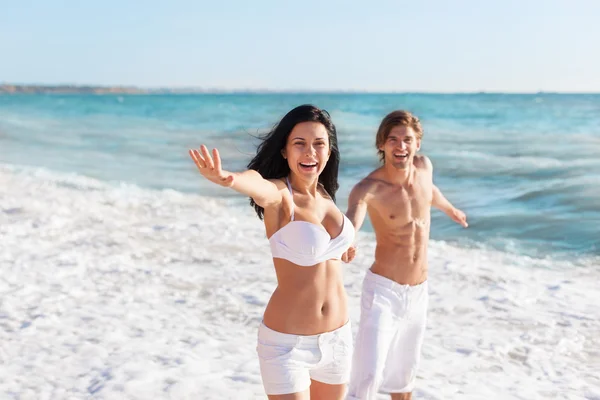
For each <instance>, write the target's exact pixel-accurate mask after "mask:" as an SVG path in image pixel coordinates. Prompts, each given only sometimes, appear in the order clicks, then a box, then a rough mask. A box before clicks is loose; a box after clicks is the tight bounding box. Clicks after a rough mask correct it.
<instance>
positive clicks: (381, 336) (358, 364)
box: [347, 270, 428, 400]
mask: <svg viewBox="0 0 600 400" xmlns="http://www.w3.org/2000/svg"><path fill="white" fill-rule="evenodd" d="M427 303H428V293H427V282H423V283H422V284H420V285H416V286H409V285H401V284H399V283H396V282H394V281H392V280H390V279H387V278H384V277H383V276H381V275H376V274H374V273H372V272H371V271H369V270H368V271H367V273H366V275H365V280H364V282H363V291H362V296H361V315H360V325H359V327H358V334H357V337H356V343H355V346H354V359H353V363H352V374H351V378H350V384H349V388H348V397H347V399H348V400H356V399H359V400H370V399H375V398H376V397H377V392H378V391H381V392H384V393H407V392H412V390H413V387H414V384H415V377H416V373H417V367H418V365H419V360H420V358H421V346H422V344H423V335H424V333H425V323H426V320H427Z"/></svg>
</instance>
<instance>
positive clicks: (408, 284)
mask: <svg viewBox="0 0 600 400" xmlns="http://www.w3.org/2000/svg"><path fill="white" fill-rule="evenodd" d="M422 136H423V130H422V127H421V123H420V121H419V119H418V118H417V117H416V116H414V115H412V114H411V113H409V112H407V111H394V112H392V113H390V114H389V115H387V116H386V117H385V118H384V119H383V121H382V122H381V125H380V126H379V130H378V131H377V139H376V145H377V149H378V151H379V156H380V159H381V161H382V162H383V166H381V167H380V168H378V169H376V170H375V171H373V172H371V174H369V175H368V176H367V177H366V178H364V179H363V180H362V181H360V182H359V183H358V184H357V185H356V186H355V187H354V188H353V189H352V192H351V193H350V198H349V204H348V212H347V216H348V218H349V219H350V220H351V221H352V223H353V224H354V227H355V229H356V231H358V230H359V229H360V227H361V225H362V223H363V222H364V219H365V215H366V213H367V212H368V213H369V217H370V219H371V222H372V224H373V229H374V231H375V237H376V241H377V246H376V249H375V262H374V263H373V265H372V266H371V269H370V270H368V271H367V272H366V275H365V279H364V282H363V291H362V296H361V317H360V325H359V328H358V335H357V337H356V344H355V350H354V361H353V365H352V376H351V379H350V384H349V387H348V397H347V399H352V400H355V399H360V400H370V399H375V398H376V396H377V392H378V391H382V392H385V393H389V394H391V398H392V400H399V399H411V395H412V390H413V386H414V383H415V376H416V372H417V366H418V364H419V359H420V353H421V345H422V343H423V334H424V332H425V321H426V314H427V302H428V293H427V246H428V242H429V226H430V220H431V215H430V210H431V206H434V207H437V208H439V209H440V210H442V211H444V212H445V213H446V214H447V215H448V216H450V218H452V219H453V220H454V221H455V222H457V223H459V224H461V225H462V226H464V227H467V221H466V216H465V214H464V213H463V212H462V211H460V210H458V209H456V208H455V207H454V206H453V205H452V204H450V202H449V201H448V200H446V198H445V197H444V196H443V195H442V193H441V192H440V191H439V189H438V188H437V187H436V186H435V185H434V184H433V180H432V171H433V167H432V165H431V161H429V159H428V158H427V157H425V156H423V155H418V154H417V151H419V149H420V147H421V139H422ZM354 252H355V249H353V248H351V249H350V250H349V251H348V254H347V256H348V257H347V260H348V261H351V260H352V259H353V258H354Z"/></svg>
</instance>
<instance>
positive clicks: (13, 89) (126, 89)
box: [0, 83, 600, 95]
mask: <svg viewBox="0 0 600 400" xmlns="http://www.w3.org/2000/svg"><path fill="white" fill-rule="evenodd" d="M1 94H96V95H105V94H126V95H145V94H421V95H477V94H479V95H485V94H492V95H493V94H495V95H500V94H503V95H548V94H550V95H563V94H564V95H598V94H600V93H596V92H543V91H541V92H493V91H473V92H426V91H405V92H403V91H389V92H381V91H369V90H316V89H313V90H311V89H305V90H294V89H289V90H285V89H284V90H275V89H218V88H194V87H190V88H168V87H167V88H142V87H137V86H98V85H21V84H6V83H5V84H0V95H1Z"/></svg>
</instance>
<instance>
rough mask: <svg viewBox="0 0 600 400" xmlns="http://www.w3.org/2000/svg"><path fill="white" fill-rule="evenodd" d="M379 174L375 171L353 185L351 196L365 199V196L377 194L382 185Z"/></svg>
mask: <svg viewBox="0 0 600 400" xmlns="http://www.w3.org/2000/svg"><path fill="white" fill-rule="evenodd" d="M379 174H380V172H379V169H377V170H375V171H373V172H371V173H370V174H369V175H367V176H365V177H364V178H362V179H361V180H360V181H358V183H357V184H356V185H354V188H352V192H353V194H354V195H358V196H359V197H362V198H365V197H366V196H367V195H372V194H374V193H375V192H377V191H378V190H379V188H380V187H381V185H382V184H383V181H382V180H381V178H380V177H379Z"/></svg>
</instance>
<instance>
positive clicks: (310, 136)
mask: <svg viewBox="0 0 600 400" xmlns="http://www.w3.org/2000/svg"><path fill="white" fill-rule="evenodd" d="M281 154H282V155H283V158H285V159H287V162H288V165H289V166H290V170H291V171H292V173H295V174H297V175H298V176H300V177H304V178H306V179H314V178H318V176H319V174H320V173H321V172H322V171H323V169H324V168H325V165H327V161H328V160H329V155H330V154H331V151H330V149H329V134H328V132H327V129H325V126H324V125H323V124H321V123H320V122H312V121H311V122H301V123H299V124H296V126H294V129H292V132H291V133H290V135H289V136H288V138H287V143H286V145H285V148H284V149H283V150H282V151H281Z"/></svg>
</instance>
